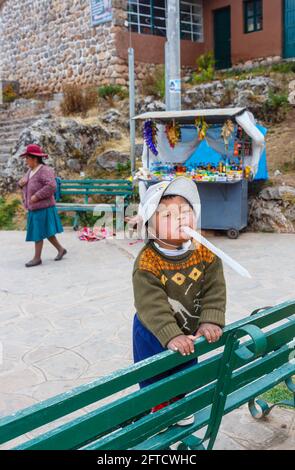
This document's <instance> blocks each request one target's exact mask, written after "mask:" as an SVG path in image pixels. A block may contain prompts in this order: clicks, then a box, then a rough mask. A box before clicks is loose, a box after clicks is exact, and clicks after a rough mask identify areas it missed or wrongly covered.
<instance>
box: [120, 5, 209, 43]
mask: <svg viewBox="0 0 295 470" xmlns="http://www.w3.org/2000/svg"><path fill="white" fill-rule="evenodd" d="M142 1H143V0H128V1H127V14H128V29H129V30H131V32H135V33H137V34H151V35H154V36H160V37H166V27H167V25H166V18H167V14H166V11H167V0H165V7H163V6H158V5H156V4H155V2H156V0H150V2H149V8H150V14H149V15H143V14H141V13H140V6H144V5H143V3H142ZM182 4H183V5H184V4H185V5H186V7H189V11H183V10H181V5H182ZM131 5H135V8H134V10H135V11H132V8H131ZM146 6H147V5H146ZM196 7H197V10H198V11H196ZM161 10H162V11H163V10H164V14H163V17H161V16H159V15H160V13H159V12H160V11H161ZM181 14H187V15H188V16H189V18H188V19H187V20H186V21H181V26H180V38H181V40H189V41H191V42H204V15H203V4H202V2H199V3H196V2H194V0H180V16H181ZM131 15H133V17H134V18H135V17H136V21H135V20H132V21H130V16H131ZM143 16H146V17H147V18H149V25H148V26H147V29H150V31H149V32H147V31H144V26H145V25H144V24H143V23H141V18H142V17H143ZM155 20H158V22H163V24H164V25H163V27H162V28H161V27H160V26H158V25H157V24H155ZM196 30H197V31H196ZM157 31H162V33H163V34H159V33H157ZM183 35H186V36H188V37H185V38H183V37H182V36H183Z"/></svg>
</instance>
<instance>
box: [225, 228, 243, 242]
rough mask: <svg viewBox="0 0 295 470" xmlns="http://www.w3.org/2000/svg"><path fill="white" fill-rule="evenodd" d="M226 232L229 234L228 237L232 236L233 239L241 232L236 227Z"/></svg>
mask: <svg viewBox="0 0 295 470" xmlns="http://www.w3.org/2000/svg"><path fill="white" fill-rule="evenodd" d="M226 234H227V236H228V238H230V239H231V240H236V239H237V238H238V237H239V234H240V232H239V231H238V230H236V229H235V228H230V229H229V230H228V231H227V232H226Z"/></svg>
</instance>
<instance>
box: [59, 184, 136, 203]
mask: <svg viewBox="0 0 295 470" xmlns="http://www.w3.org/2000/svg"><path fill="white" fill-rule="evenodd" d="M132 194H133V187H132V182H131V181H129V180H103V179H99V180H90V179H89V180H64V179H60V178H57V191H56V200H57V201H59V200H60V199H61V198H62V196H63V195H76V196H80V195H83V196H84V197H85V203H87V202H88V197H89V196H91V195H92V196H93V195H100V196H111V197H115V196H123V197H125V199H127V200H128V199H129V198H130V197H131V196H132Z"/></svg>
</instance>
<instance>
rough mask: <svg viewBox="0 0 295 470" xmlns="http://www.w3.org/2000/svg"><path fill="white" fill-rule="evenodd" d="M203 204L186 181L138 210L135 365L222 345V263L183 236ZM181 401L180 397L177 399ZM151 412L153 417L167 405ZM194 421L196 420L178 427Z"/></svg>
mask: <svg viewBox="0 0 295 470" xmlns="http://www.w3.org/2000/svg"><path fill="white" fill-rule="evenodd" d="M199 212H200V199H199V194H198V190H197V186H196V184H195V183H194V182H193V181H191V180H189V179H187V178H185V177H179V178H176V179H175V180H173V181H171V182H170V183H168V182H163V183H158V184H155V185H153V186H150V188H149V189H148V190H147V192H146V193H145V195H144V198H143V200H142V203H141V206H140V219H141V222H142V225H143V229H144V231H145V233H144V235H145V240H146V244H145V246H144V247H143V249H142V250H141V251H140V253H139V254H138V256H137V258H136V260H135V263H134V270H133V290H134V299H135V308H136V310H137V313H136V314H135V317H134V323H133V354H134V362H138V361H141V360H143V359H146V358H147V357H150V356H153V355H155V354H158V353H160V352H162V351H164V350H166V349H171V350H173V351H179V352H180V353H181V354H183V355H189V354H191V353H193V352H194V341H195V340H196V339H197V338H198V337H200V336H205V338H206V339H207V341H209V342H215V341H218V339H219V338H220V336H221V335H222V327H223V326H224V324H225V307H226V286H225V279H224V275H223V267H222V262H221V260H220V259H219V258H218V257H216V256H215V255H214V254H213V253H212V252H211V251H209V250H208V249H207V248H205V247H204V246H202V245H198V244H197V243H196V242H195V241H192V240H191V239H190V238H189V237H188V236H187V235H186V234H185V232H184V231H183V227H185V226H188V227H191V228H192V229H196V226H197V220H198V217H199ZM194 363H196V360H194V361H188V362H187V363H186V364H184V365H181V366H178V367H177V368H174V369H172V370H170V371H168V372H166V373H164V374H161V375H159V376H157V377H156V378H152V379H149V380H145V381H143V382H141V383H140V387H145V386H147V385H149V384H151V383H153V382H155V381H156V380H159V379H160V378H162V377H165V376H167V375H171V374H172V373H175V372H176V371H177V370H180V369H184V368H186V367H189V366H191V365H193V364H194ZM176 399H177V397H176ZM173 401H175V399H173V400H171V401H170V402H165V403H162V404H160V405H158V406H156V407H154V408H153V409H152V412H155V411H157V410H159V409H161V408H163V407H164V406H166V405H168V404H169V403H171V402H173ZM192 422H193V416H189V417H187V418H186V419H184V420H181V421H180V422H179V423H178V424H179V425H182V426H183V425H188V424H191V423H192Z"/></svg>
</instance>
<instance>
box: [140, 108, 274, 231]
mask: <svg viewBox="0 0 295 470" xmlns="http://www.w3.org/2000/svg"><path fill="white" fill-rule="evenodd" d="M134 119H136V120H141V121H144V124H143V134H144V148H143V154H142V168H140V169H139V170H138V172H137V173H136V175H135V177H136V178H137V179H138V181H139V192H140V195H141V196H142V194H143V193H144V192H145V191H146V189H147V187H148V186H149V185H150V184H154V183H157V182H159V181H163V180H168V181H170V180H171V179H174V178H175V177H177V176H186V177H188V178H191V179H192V180H193V181H195V182H196V184H197V185H198V190H199V194H200V199H201V203H202V221H201V226H202V228H203V229H218V230H226V231H227V235H228V236H229V237H230V238H237V237H238V235H239V231H240V230H242V229H243V228H245V227H246V226H247V215H248V182H249V181H253V180H256V179H267V178H268V174H267V164H266V154H265V134H266V129H264V128H263V127H262V126H259V125H258V124H257V123H256V121H255V118H254V116H253V114H251V113H250V112H249V111H248V110H247V109H246V108H226V109H206V110H191V111H167V112H165V111H164V112H151V113H144V114H141V115H138V116H136V117H135V118H134Z"/></svg>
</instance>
